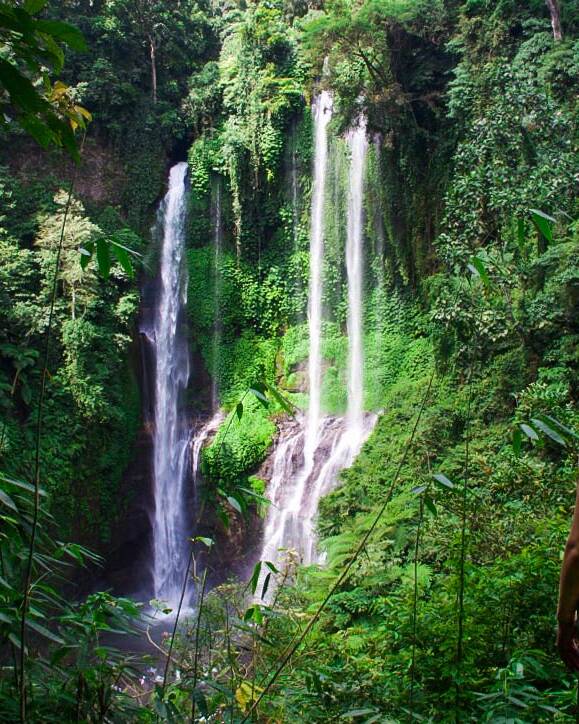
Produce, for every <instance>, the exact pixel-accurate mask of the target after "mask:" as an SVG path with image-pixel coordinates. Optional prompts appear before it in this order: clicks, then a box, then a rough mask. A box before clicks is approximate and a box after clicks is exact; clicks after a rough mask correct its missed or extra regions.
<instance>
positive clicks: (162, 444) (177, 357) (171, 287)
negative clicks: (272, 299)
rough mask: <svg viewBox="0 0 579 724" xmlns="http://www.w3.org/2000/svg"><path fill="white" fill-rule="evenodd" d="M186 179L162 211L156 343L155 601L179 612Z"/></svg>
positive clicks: (184, 470) (183, 545)
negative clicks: (175, 607) (177, 605)
mask: <svg viewBox="0 0 579 724" xmlns="http://www.w3.org/2000/svg"><path fill="white" fill-rule="evenodd" d="M186 176H187V164H186V163H178V164H177V165H176V166H173V168H172V169H171V172H170V176H169V190H168V192H167V195H166V196H165V199H164V201H163V203H162V204H161V207H160V209H159V218H158V222H159V225H160V227H161V228H162V245H161V259H160V288H159V299H158V303H157V309H156V315H155V323H154V339H153V345H154V350H155V409H154V433H153V447H154V458H153V461H154V489H155V514H154V520H153V553H154V555H153V581H154V594H155V597H156V598H158V599H162V600H163V601H167V602H168V603H169V604H170V605H173V606H175V605H176V604H177V603H178V601H179V597H180V593H181V589H182V586H183V578H184V575H185V568H186V565H187V520H186V509H187V506H186V498H185V483H186V480H187V478H188V469H189V453H190V449H189V430H188V428H187V425H186V421H185V420H184V419H183V415H182V408H181V404H180V403H181V398H182V396H183V393H184V392H185V389H186V387H187V383H188V381H189V351H188V346H187V337H186V334H185V332H184V308H185V304H186V301H187V276H186V273H185V269H184V252H185V220H186V210H187V209H186Z"/></svg>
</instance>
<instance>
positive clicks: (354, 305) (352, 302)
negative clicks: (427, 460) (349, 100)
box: [346, 116, 368, 448]
mask: <svg viewBox="0 0 579 724" xmlns="http://www.w3.org/2000/svg"><path fill="white" fill-rule="evenodd" d="M348 145H349V147H350V152H351V160H350V174H349V176H350V177H349V184H348V187H349V190H348V227H347V228H348V235H347V241H346V270H347V273H348V412H347V415H346V420H347V428H348V429H347V434H348V435H349V436H350V441H351V444H352V446H353V448H355V447H356V446H357V444H358V442H357V441H358V440H360V439H361V438H362V435H363V419H364V350H363V311H362V310H363V283H364V267H363V258H364V257H363V242H364V168H365V164H366V151H367V149H368V141H367V138H366V119H365V118H364V117H363V116H361V117H360V119H359V120H358V124H357V126H356V127H355V128H354V129H352V130H351V131H350V132H349V133H348Z"/></svg>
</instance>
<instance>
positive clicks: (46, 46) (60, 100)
mask: <svg viewBox="0 0 579 724" xmlns="http://www.w3.org/2000/svg"><path fill="white" fill-rule="evenodd" d="M44 6H45V2H43V0H28V2H25V3H24V6H23V7H18V6H16V7H15V6H12V5H9V4H7V3H0V45H2V46H4V48H5V49H6V50H7V51H8V52H7V53H6V55H5V56H4V57H2V58H0V89H4V90H5V92H6V94H5V95H4V97H3V98H2V100H0V125H9V124H10V123H12V122H15V123H18V124H19V125H20V126H21V127H22V128H23V129H24V130H25V131H26V132H27V133H29V134H30V135H31V136H32V137H33V138H34V139H35V140H36V141H37V143H39V144H40V145H41V146H42V147H44V148H47V147H48V146H50V145H56V146H62V147H64V148H65V149H66V150H67V151H68V152H69V153H70V154H71V156H72V157H73V158H75V159H76V160H79V153H78V147H77V144H76V140H75V137H74V131H75V130H76V129H77V128H85V127H86V124H87V122H89V121H90V120H91V115H90V113H89V112H88V111H87V110H86V109H84V108H82V107H81V106H79V105H78V104H76V103H75V102H74V101H73V100H72V98H71V96H70V94H69V91H68V88H67V87H66V86H65V85H64V84H63V83H60V82H57V83H56V84H55V85H54V86H53V85H52V83H51V80H50V73H60V71H61V70H62V67H63V63H64V52H63V48H62V46H68V47H70V48H72V49H74V50H76V51H84V50H86V42H85V40H84V37H83V35H82V33H81V32H80V31H79V30H78V28H76V27H74V26H73V25H70V24H69V23H66V22H62V21H57V20H50V19H45V18H38V17H36V15H37V14H38V13H39V12H40V10H42V9H43V7H44ZM38 81H41V82H38Z"/></svg>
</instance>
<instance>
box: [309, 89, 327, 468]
mask: <svg viewBox="0 0 579 724" xmlns="http://www.w3.org/2000/svg"><path fill="white" fill-rule="evenodd" d="M331 118H332V96H331V95H330V94H329V93H328V92H327V91H322V92H321V93H320V94H319V95H318V96H317V98H316V99H315V101H314V127H315V134H314V142H315V146H314V178H313V188H312V211H311V214H312V218H311V230H310V234H311V236H310V283H309V298H308V327H309V360H308V382H309V384H308V387H309V404H308V415H307V420H306V431H305V437H304V458H305V462H306V466H308V465H313V455H314V451H315V449H316V444H317V441H318V428H319V425H320V410H321V387H322V346H321V343H322V262H323V255H324V201H325V194H326V175H327V167H328V124H329V122H330V120H331Z"/></svg>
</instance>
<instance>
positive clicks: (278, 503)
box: [257, 92, 376, 597]
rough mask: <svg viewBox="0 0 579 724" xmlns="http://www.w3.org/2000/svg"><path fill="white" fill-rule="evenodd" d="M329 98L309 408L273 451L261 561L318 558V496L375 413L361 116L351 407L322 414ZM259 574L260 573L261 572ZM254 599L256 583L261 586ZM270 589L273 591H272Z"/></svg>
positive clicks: (351, 247) (314, 222)
mask: <svg viewBox="0 0 579 724" xmlns="http://www.w3.org/2000/svg"><path fill="white" fill-rule="evenodd" d="M331 110H332V97H331V95H330V94H329V93H327V92H322V93H320V95H319V96H318V97H317V98H316V99H315V101H314V107H313V111H314V112H313V116H314V124H315V128H314V141H315V146H314V178H313V188H312V206H311V230H310V234H311V235H310V283H309V299H308V323H309V359H308V381H309V406H308V411H307V413H306V415H305V416H304V417H302V418H300V419H299V420H298V424H297V428H296V425H295V424H294V425H292V426H290V427H289V429H286V428H285V427H284V429H282V430H281V431H280V436H279V438H278V441H277V443H276V448H275V451H274V455H273V465H272V468H273V470H272V475H271V479H270V483H269V487H268V495H269V498H270V500H271V501H272V505H271V506H270V508H269V510H268V513H267V517H266V524H265V533H264V542H263V548H262V551H261V556H260V558H261V560H262V561H271V562H273V563H279V559H280V553H279V551H280V549H295V550H297V551H298V554H299V556H300V559H301V562H302V563H305V564H308V563H314V562H320V561H321V560H322V559H321V557H320V555H319V553H318V551H317V544H316V536H315V519H316V515H317V511H318V504H319V501H320V498H321V497H322V496H323V495H325V494H326V493H328V492H329V491H330V490H331V489H332V488H333V487H334V486H335V484H336V481H337V478H338V474H339V472H340V470H342V469H343V468H346V467H349V466H350V465H351V464H352V462H353V461H354V459H355V457H356V456H357V455H358V453H359V452H360V449H361V447H362V445H363V443H364V441H365V440H366V438H367V436H368V435H369V434H370V432H371V430H372V428H373V426H374V424H375V421H376V416H375V415H365V414H364V364H363V356H364V350H363V279H364V267H363V258H364V254H363V240H364V234H363V227H364V208H363V192H364V171H365V163H366V152H367V146H368V144H367V139H366V123H365V119H363V118H361V119H360V120H359V122H358V124H357V126H356V127H355V128H354V129H352V130H351V131H350V133H349V134H348V137H347V141H348V145H349V148H350V151H351V161H350V172H349V184H348V191H349V193H348V219H347V231H348V233H347V244H346V269H347V277H348V350H349V352H348V373H347V375H348V379H347V389H348V406H347V412H346V416H345V417H344V418H340V417H331V416H322V412H321V387H322V352H321V339H322V298H323V294H322V292H323V287H322V284H323V281H322V279H323V274H322V272H323V255H324V205H325V193H326V175H327V165H328V137H327V135H328V134H327V127H328V123H329V121H330V119H331ZM263 576H264V573H263V572H262V578H263ZM257 593H258V597H259V593H260V589H258V592H257ZM270 595H271V594H270Z"/></svg>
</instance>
